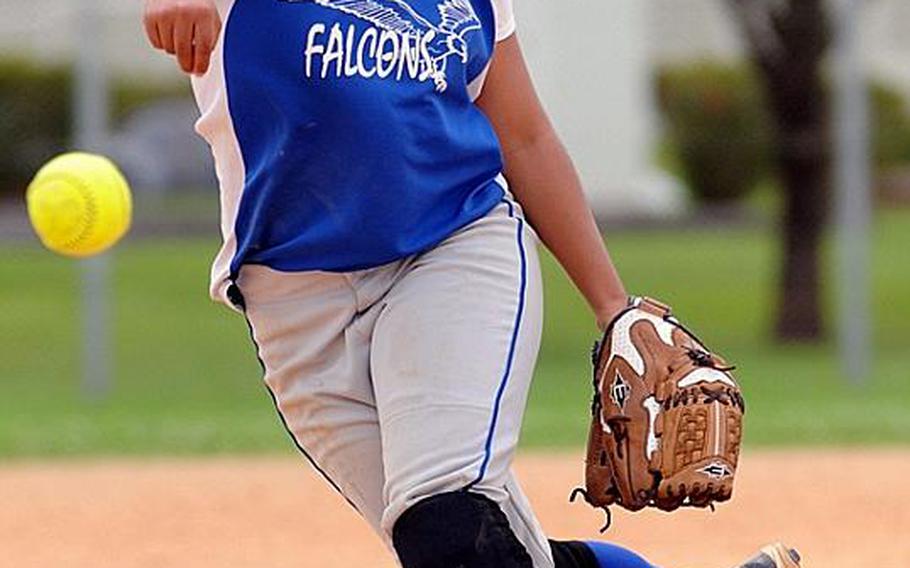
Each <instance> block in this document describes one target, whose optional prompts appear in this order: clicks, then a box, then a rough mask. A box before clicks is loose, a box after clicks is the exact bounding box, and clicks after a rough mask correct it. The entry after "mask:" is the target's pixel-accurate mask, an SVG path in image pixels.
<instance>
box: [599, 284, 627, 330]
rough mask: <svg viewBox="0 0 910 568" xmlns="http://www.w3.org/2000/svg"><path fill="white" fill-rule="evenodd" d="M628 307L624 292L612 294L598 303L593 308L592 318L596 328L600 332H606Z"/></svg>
mask: <svg viewBox="0 0 910 568" xmlns="http://www.w3.org/2000/svg"><path fill="white" fill-rule="evenodd" d="M628 306H629V296H627V295H626V294H625V292H623V293H621V294H614V295H611V296H609V297H607V298H605V299H604V300H603V301H601V302H600V303H598V305H597V306H596V307H595V308H594V317H595V319H596V321H597V328H598V329H600V331H606V329H607V326H609V325H610V322H612V321H613V320H614V319H615V318H616V316H618V315H619V314H620V312H622V311H623V310H625V309H626V308H627V307H628Z"/></svg>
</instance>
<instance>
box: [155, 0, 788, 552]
mask: <svg viewBox="0 0 910 568" xmlns="http://www.w3.org/2000/svg"><path fill="white" fill-rule="evenodd" d="M145 23H146V30H147V33H148V36H149V39H150V41H151V43H152V44H153V45H154V46H155V47H157V48H160V49H163V50H165V51H167V52H168V53H171V54H174V55H176V56H177V60H178V61H179V64H180V66H181V68H182V69H183V70H184V71H186V72H188V73H192V74H193V78H192V83H193V88H194V92H195V95H196V99H197V101H198V104H199V108H200V110H201V113H202V116H201V118H200V119H199V122H198V124H197V131H198V132H199V133H200V134H201V135H202V136H203V137H204V138H205V139H206V140H207V141H208V142H209V144H210V145H211V148H212V154H213V156H214V159H215V165H216V170H217V174H218V178H219V181H220V185H221V206H222V224H221V229H222V234H223V238H224V246H223V247H222V249H221V251H220V252H219V253H218V256H217V258H216V260H215V263H214V267H213V271H212V288H211V292H212V295H213V297H214V298H216V299H218V300H220V301H223V302H225V303H227V304H229V305H231V306H233V307H234V308H236V309H237V310H239V311H242V312H243V313H244V314H245V316H246V318H247V320H248V322H249V325H250V328H251V331H252V336H253V339H254V341H255V343H256V345H257V348H258V354H259V357H260V359H261V361H262V364H263V367H264V370H265V381H266V383H267V385H268V388H269V391H270V392H271V394H272V396H273V398H274V399H275V403H276V407H277V409H278V411H279V414H280V416H281V418H282V420H283V422H284V424H285V426H286V427H287V429H288V431H289V432H290V433H291V435H292V437H293V439H294V441H295V442H296V444H297V445H298V447H299V448H300V450H301V451H302V452H303V453H304V454H305V455H306V456H307V457H308V458H309V460H310V461H311V462H312V464H313V466H314V467H315V468H317V469H318V470H319V471H320V472H321V473H322V474H323V475H324V477H325V478H326V480H327V481H328V482H329V483H330V484H331V485H332V486H333V487H334V488H335V489H336V490H337V491H338V492H339V493H340V494H341V495H342V496H343V497H344V498H345V499H347V500H348V502H349V503H350V504H351V505H352V506H353V507H355V508H356V509H357V511H359V513H360V514H361V515H362V517H363V518H364V519H365V520H366V522H368V523H369V524H370V525H371V526H372V527H373V529H374V530H375V531H376V532H377V533H378V534H380V535H381V536H382V537H383V538H384V539H385V541H386V542H387V543H388V545H389V546H390V548H391V549H392V550H393V551H394V552H395V553H396V554H397V557H398V559H399V561H400V563H401V564H402V566H404V567H405V568H424V567H434V568H450V567H451V568H456V567H468V568H487V567H489V568H494V567H495V568H508V567H516V568H518V567H522V568H525V567H532V566H533V567H537V568H544V567H553V566H558V567H560V568H567V567H572V566H579V567H601V566H610V567H611V568H623V567H643V566H648V565H647V564H646V563H645V562H644V561H643V560H641V559H640V558H639V557H638V556H636V555H634V554H632V553H630V552H627V551H624V550H622V549H619V548H616V547H612V546H609V545H605V544H599V543H598V544H593V543H592V544H584V543H578V542H574V543H556V542H550V541H548V540H547V538H546V537H545V536H544V535H543V533H542V531H541V528H540V526H539V524H538V522H537V520H536V519H535V517H534V515H533V513H532V511H531V508H530V507H529V505H528V502H527V500H526V499H525V496H524V495H523V494H522V491H521V489H520V488H519V485H518V483H517V481H516V479H515V477H514V475H513V474H512V472H511V469H510V464H511V461H512V457H513V454H514V453H515V448H516V445H517V443H518V435H519V429H520V425H521V419H522V414H523V411H524V408H525V403H526V398H527V394H528V388H529V385H530V381H531V376H532V371H533V368H534V362H535V358H536V356H537V350H538V344H539V340H540V331H541V313H542V306H541V278H540V269H539V265H538V258H537V251H536V247H537V244H538V242H539V241H542V242H543V243H544V244H545V245H546V246H547V247H548V248H549V249H550V250H551V251H552V252H553V254H554V255H555V256H556V258H557V259H558V260H559V261H560V263H561V264H562V266H563V267H564V268H565V270H566V271H567V272H568V274H569V276H570V277H571V278H572V280H573V281H574V282H575V284H576V285H577V287H578V288H579V290H580V291H581V292H582V294H584V296H585V298H586V299H587V301H588V303H589V304H590V306H591V309H592V310H593V313H594V316H595V318H596V320H597V321H598V322H600V323H601V324H603V323H604V322H608V321H610V320H611V319H612V317H613V315H614V314H616V313H617V312H619V311H620V310H621V309H623V308H624V307H625V305H626V303H627V296H626V292H625V290H624V289H623V285H622V283H621V282H620V279H619V277H618V276H617V274H616V271H615V269H614V267H613V265H612V263H611V261H610V258H609V256H608V254H607V251H606V249H605V248H604V244H603V241H602V239H601V235H600V233H599V232H598V230H597V227H596V226H595V223H594V220H593V217H592V215H591V213H590V211H589V209H588V206H587V204H586V201H585V198H584V195H583V192H582V189H581V185H580V183H579V179H578V176H577V175H576V172H575V170H574V168H573V166H572V163H571V161H570V159H569V157H568V155H567V154H566V152H565V150H564V149H563V147H562V145H561V144H560V142H559V140H558V138H557V136H556V134H555V132H554V130H553V128H552V126H551V125H550V122H549V121H548V119H547V117H546V115H545V113H544V111H543V110H542V108H541V105H540V103H539V101H538V98H537V96H536V94H535V92H534V89H533V87H532V84H531V80H530V78H529V75H528V72H527V69H526V67H525V63H524V61H523V58H522V54H521V50H520V48H519V44H518V41H517V39H516V37H515V34H514V30H515V19H514V16H513V13H512V6H511V0H215V1H213V0H147V6H146V18H145ZM781 566H783V565H781Z"/></svg>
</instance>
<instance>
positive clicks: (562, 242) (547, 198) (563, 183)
mask: <svg viewBox="0 0 910 568" xmlns="http://www.w3.org/2000/svg"><path fill="white" fill-rule="evenodd" d="M505 161H506V175H507V177H508V179H509V183H510V187H511V188H512V191H513V193H514V194H515V196H516V197H517V198H518V200H519V201H520V202H521V205H522V208H523V209H524V211H525V213H526V215H527V217H528V219H529V220H530V222H531V224H532V225H533V226H534V228H535V229H536V230H537V233H538V235H540V238H541V240H542V241H543V243H544V244H545V245H546V246H547V248H548V249H550V251H551V252H552V253H553V254H554V256H556V259H557V260H558V261H559V263H560V264H561V265H562V267H563V268H564V269H565V271H566V272H567V273H568V275H569V277H570V278H571V279H572V281H573V282H574V283H575V285H576V287H578V289H579V291H580V292H581V293H582V295H584V297H585V299H586V300H587V302H588V304H589V305H590V306H591V308H592V310H594V314H595V316H596V317H597V320H598V324H599V325H601V326H603V325H605V324H606V323H608V322H609V321H610V320H611V319H612V318H613V316H614V315H615V314H616V313H617V312H619V311H620V310H621V309H622V308H623V307H625V305H626V301H627V295H626V291H625V288H624V287H623V284H622V281H621V280H620V278H619V275H618V273H617V272H616V268H615V267H614V265H613V262H612V260H611V259H610V255H609V253H608V252H607V248H606V246H605V245H604V241H603V238H602V236H601V234H600V231H599V230H598V229H597V225H596V223H595V222H594V216H593V214H592V213H591V209H590V207H589V206H588V203H587V200H586V199H585V196H584V192H583V191H582V188H581V182H580V180H579V178H578V174H577V172H576V170H575V167H574V166H573V164H572V161H571V159H570V158H569V156H568V154H567V153H566V151H565V149H564V148H563V146H562V144H561V142H560V141H559V139H558V137H557V136H556V134H555V133H554V132H553V131H552V129H546V130H545V131H544V132H543V133H541V135H539V136H537V137H535V139H534V140H533V141H531V142H529V143H528V144H525V145H522V146H521V147H516V148H513V149H511V150H510V151H508V152H507V153H506V155H505Z"/></svg>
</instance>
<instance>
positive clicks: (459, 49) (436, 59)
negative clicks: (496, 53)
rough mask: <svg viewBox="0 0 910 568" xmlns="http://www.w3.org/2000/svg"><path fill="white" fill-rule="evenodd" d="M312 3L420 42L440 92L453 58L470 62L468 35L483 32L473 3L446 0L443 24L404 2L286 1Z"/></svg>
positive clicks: (441, 14)
mask: <svg viewBox="0 0 910 568" xmlns="http://www.w3.org/2000/svg"><path fill="white" fill-rule="evenodd" d="M285 1H288V2H305V1H311V2H314V3H315V4H317V5H319V6H323V7H325V8H331V9H333V10H338V11H339V12H343V13H345V14H349V15H352V16H355V17H357V18H359V19H361V20H364V21H366V22H369V23H370V24H372V25H373V26H375V27H376V28H378V29H380V30H385V31H388V32H393V33H397V34H400V35H401V36H404V37H407V38H409V39H413V40H416V42H418V43H420V44H421V46H422V48H423V49H422V52H423V53H424V58H425V59H426V61H425V63H426V66H427V69H426V75H427V77H428V78H432V79H433V82H434V83H435V85H436V90H437V91H438V92H443V91H445V90H446V88H447V87H448V81H447V79H446V66H447V63H448V60H449V57H452V56H457V57H459V58H460V59H461V62H462V63H467V61H468V44H467V41H465V36H466V35H467V34H468V33H469V32H471V31H474V30H479V29H482V27H481V23H480V20H479V19H478V17H477V13H476V12H475V11H474V7H473V6H472V5H471V2H470V0H443V1H442V3H440V4H438V5H437V10H438V11H439V18H440V20H439V23H438V24H433V23H431V22H430V21H429V20H427V19H426V18H424V17H423V16H421V15H420V14H419V13H418V12H417V11H416V10H415V9H414V8H412V7H411V6H410V5H409V4H408V3H407V2H405V1H404V0H285Z"/></svg>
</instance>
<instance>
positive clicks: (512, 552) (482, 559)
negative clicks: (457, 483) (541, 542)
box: [392, 491, 533, 568]
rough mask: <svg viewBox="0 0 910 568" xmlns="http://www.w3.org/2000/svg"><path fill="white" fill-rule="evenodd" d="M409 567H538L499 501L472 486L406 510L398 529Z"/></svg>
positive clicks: (396, 538)
mask: <svg viewBox="0 0 910 568" xmlns="http://www.w3.org/2000/svg"><path fill="white" fill-rule="evenodd" d="M392 542H393V544H394V546H395V551H396V552H397V553H398V557H399V559H400V560H401V563H402V565H403V566H404V568H462V567H463V568H532V566H533V564H532V562H531V556H530V555H529V554H528V551H527V550H526V549H525V547H524V546H523V545H522V544H521V542H520V541H519V540H518V538H517V537H516V536H515V533H513V532H512V529H511V527H510V526H509V520H508V519H507V518H506V515H505V513H503V512H502V509H500V507H499V505H497V504H496V503H495V502H494V501H492V500H490V499H489V498H487V497H484V496H483V495H479V494H477V493H470V492H467V491H457V492H453V493H443V494H441V495H435V496H433V497H429V498H427V499H424V500H423V501H420V502H419V503H417V504H416V505H414V506H412V507H411V508H410V509H408V510H407V511H405V512H404V514H402V515H401V517H400V518H399V519H398V521H397V522H396V523H395V527H394V529H393V531H392Z"/></svg>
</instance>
